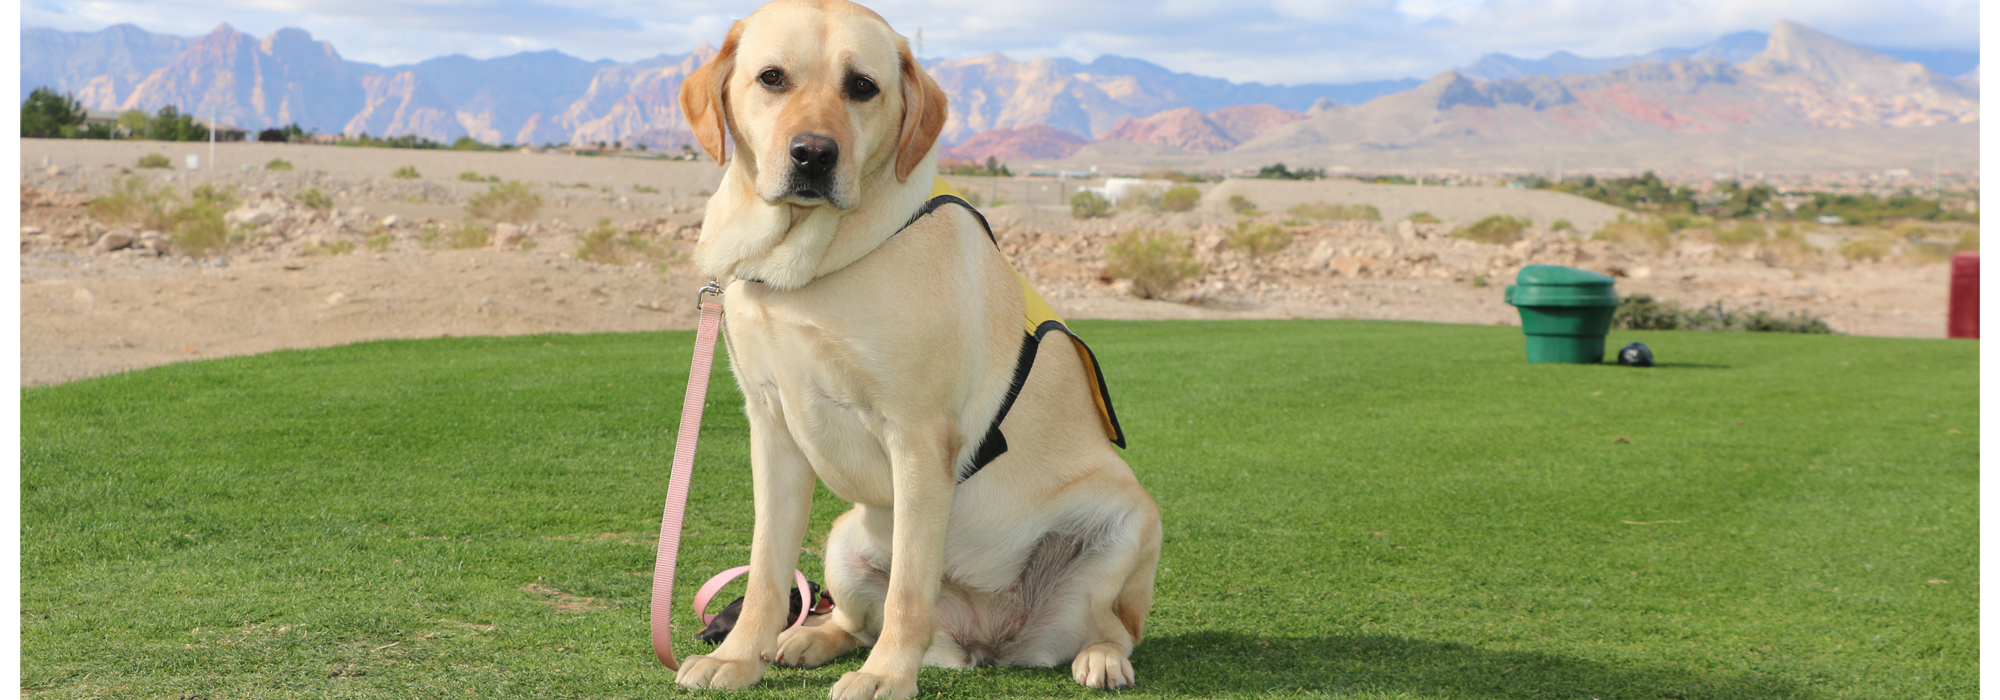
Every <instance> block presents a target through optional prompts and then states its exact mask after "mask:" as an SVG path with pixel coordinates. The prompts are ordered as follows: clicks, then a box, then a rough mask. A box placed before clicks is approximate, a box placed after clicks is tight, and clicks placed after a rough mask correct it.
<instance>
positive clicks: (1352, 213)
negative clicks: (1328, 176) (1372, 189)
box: [1285, 202, 1382, 221]
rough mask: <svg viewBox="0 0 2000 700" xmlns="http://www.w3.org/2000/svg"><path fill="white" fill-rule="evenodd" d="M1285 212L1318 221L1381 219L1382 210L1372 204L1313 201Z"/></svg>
mask: <svg viewBox="0 0 2000 700" xmlns="http://www.w3.org/2000/svg"><path fill="white" fill-rule="evenodd" d="M1285 213H1287V214H1291V215H1292V216H1296V217H1299V218H1301V219H1314V220H1318V221H1381V220H1382V212H1381V211H1379V210H1377V209H1376V208H1375V205H1372V204H1346V205H1343V204H1328V203H1326V202H1313V203H1311V204H1300V205H1298V206H1295V207H1292V208H1290V209H1286V210H1285Z"/></svg>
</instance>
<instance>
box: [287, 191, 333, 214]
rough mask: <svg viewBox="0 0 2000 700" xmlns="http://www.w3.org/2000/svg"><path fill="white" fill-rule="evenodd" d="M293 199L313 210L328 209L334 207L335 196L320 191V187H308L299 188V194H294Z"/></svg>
mask: <svg viewBox="0 0 2000 700" xmlns="http://www.w3.org/2000/svg"><path fill="white" fill-rule="evenodd" d="M292 200H293V201H296V202H298V203H300V204H304V205H306V208H307V209H311V210H313V211H326V210H328V209H332V208H333V198H332V197H329V196H327V194H326V193H325V192H321V191H319V188H318V187H307V188H305V189H303V190H299V193H298V194H295V195H292Z"/></svg>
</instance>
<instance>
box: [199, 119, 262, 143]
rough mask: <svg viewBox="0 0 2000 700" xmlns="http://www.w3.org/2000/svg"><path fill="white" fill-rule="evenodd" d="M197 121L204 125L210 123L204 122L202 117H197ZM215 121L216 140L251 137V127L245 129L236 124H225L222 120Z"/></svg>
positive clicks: (234, 139) (237, 139)
mask: <svg viewBox="0 0 2000 700" xmlns="http://www.w3.org/2000/svg"><path fill="white" fill-rule="evenodd" d="M195 123H197V124H202V125H203V126H207V125H208V124H206V123H203V122H202V120H200V119H196V120H195ZM213 123H214V124H215V127H214V129H215V140H217V141H242V140H244V139H245V138H249V136H250V130H249V129H245V128H243V127H240V126H235V125H232V124H224V123H221V122H213Z"/></svg>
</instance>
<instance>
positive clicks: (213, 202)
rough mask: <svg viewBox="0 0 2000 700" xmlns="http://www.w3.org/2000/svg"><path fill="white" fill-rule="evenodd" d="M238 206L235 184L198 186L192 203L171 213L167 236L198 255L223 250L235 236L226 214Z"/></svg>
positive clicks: (192, 197)
mask: <svg viewBox="0 0 2000 700" xmlns="http://www.w3.org/2000/svg"><path fill="white" fill-rule="evenodd" d="M235 206H236V190H235V188H222V189H217V188H216V187H215V186H213V185H202V186H200V187H196V188H194V192H193V193H191V199H190V200H189V201H188V203H187V204H185V205H182V206H181V207H179V208H177V209H175V210H174V211H173V213H172V214H170V215H168V217H167V219H168V220H167V225H166V229H167V237H168V238H171V239H173V241H174V247H175V248H176V249H178V250H181V251H182V252H185V253H187V254H189V255H193V256H195V257H204V256H207V255H208V254H210V253H214V252H217V251H220V250H222V249H224V248H226V247H228V246H229V244H230V243H231V242H232V241H233V240H234V237H232V236H231V235H230V231H229V224H228V223H227V222H225V221H223V218H222V215H223V212H227V211H229V210H230V209H231V208H233V207H235Z"/></svg>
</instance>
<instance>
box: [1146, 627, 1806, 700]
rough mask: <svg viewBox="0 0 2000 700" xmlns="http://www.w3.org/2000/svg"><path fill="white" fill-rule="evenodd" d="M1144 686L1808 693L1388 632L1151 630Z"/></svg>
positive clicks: (1203, 690)
mask: <svg viewBox="0 0 2000 700" xmlns="http://www.w3.org/2000/svg"><path fill="white" fill-rule="evenodd" d="M1133 665H1134V666H1136V667H1138V670H1139V684H1140V686H1141V687H1142V688H1145V689H1146V690H1147V691H1148V692H1152V693H1161V694H1165V695H1178V696H1187V697H1206V696H1213V695H1241V694H1249V695H1261V694H1269V693H1329V692H1330V693H1337V694H1338V693H1348V692H1364V691H1365V692H1378V693H1388V694H1396V695H1402V694H1409V695H1417V696H1423V697H1433V696H1435V697H1446V696H1449V697H1467V698H1521V699H1523V700H1528V699H1534V700H1540V699H1542V698H1614V697H1615V698H1631V697H1670V698H1687V699H1690V700H1699V699H1702V698H1772V699H1782V698H1795V699H1805V698H1811V697H1813V695H1812V694H1811V693H1808V692H1806V691H1805V690H1804V689H1802V688H1800V687H1798V686H1797V685H1796V684H1794V683H1791V682H1788V681H1785V680H1783V679H1778V678H1771V677H1767V676H1748V675H1742V674H1732V673H1728V672H1712V673H1710V672H1696V671H1692V670H1688V669H1678V668H1667V667H1660V666H1652V665H1646V664H1640V663H1634V664H1617V663H1606V662H1602V661H1593V660H1589V659H1582V658H1575V657H1565V656H1556V655H1551V654H1540V653H1533V652H1519V651H1493V650H1486V649H1480V648H1478V647H1474V646H1469V645H1465V644H1454V643H1448V642H1434V641H1425V640H1419V639H1408V638H1404V637H1391V636H1363V635H1357V636H1337V637H1321V638H1306V639H1299V638H1260V637H1254V636H1250V635H1245V634H1238V633H1228V632H1222V633H1213V632H1211V633H1200V634H1189V635H1178V636H1163V637H1147V638H1146V639H1145V641H1143V642H1142V643H1140V645H1139V647H1138V649H1137V650H1136V653H1135V654H1134V658H1133Z"/></svg>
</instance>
